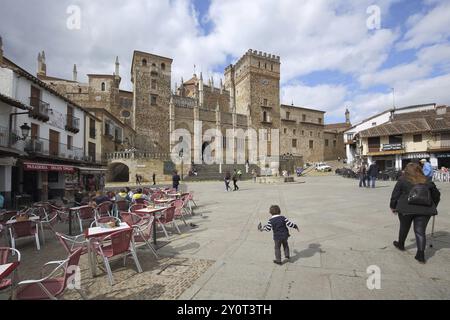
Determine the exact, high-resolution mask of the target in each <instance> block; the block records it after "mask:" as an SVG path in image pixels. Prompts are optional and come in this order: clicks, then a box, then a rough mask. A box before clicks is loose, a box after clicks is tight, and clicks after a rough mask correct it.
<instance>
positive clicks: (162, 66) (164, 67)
mask: <svg viewBox="0 0 450 320" xmlns="http://www.w3.org/2000/svg"><path fill="white" fill-rule="evenodd" d="M161 70H166V64H165V63H164V62H163V63H161Z"/></svg>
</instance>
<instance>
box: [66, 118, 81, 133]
mask: <svg viewBox="0 0 450 320" xmlns="http://www.w3.org/2000/svg"><path fill="white" fill-rule="evenodd" d="M66 130H68V131H71V132H74V133H78V132H79V131H80V119H79V118H77V117H74V116H72V115H70V114H68V115H66Z"/></svg>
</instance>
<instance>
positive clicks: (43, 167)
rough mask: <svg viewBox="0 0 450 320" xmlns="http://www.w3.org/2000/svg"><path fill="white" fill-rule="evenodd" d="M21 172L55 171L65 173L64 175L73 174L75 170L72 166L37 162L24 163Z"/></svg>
mask: <svg viewBox="0 0 450 320" xmlns="http://www.w3.org/2000/svg"><path fill="white" fill-rule="evenodd" d="M23 170H25V171H56V172H66V173H74V172H75V168H74V167H72V166H66V165H63V164H48V163H38V162H24V163H23Z"/></svg>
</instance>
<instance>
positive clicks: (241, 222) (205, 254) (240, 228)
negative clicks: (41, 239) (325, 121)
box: [2, 176, 450, 300]
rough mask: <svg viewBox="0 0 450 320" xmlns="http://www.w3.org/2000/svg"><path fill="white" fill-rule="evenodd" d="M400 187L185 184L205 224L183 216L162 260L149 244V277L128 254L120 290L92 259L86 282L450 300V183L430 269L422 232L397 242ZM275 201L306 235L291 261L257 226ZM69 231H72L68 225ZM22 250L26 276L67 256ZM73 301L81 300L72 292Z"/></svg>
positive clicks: (233, 294)
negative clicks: (370, 281) (402, 245)
mask: <svg viewBox="0 0 450 320" xmlns="http://www.w3.org/2000/svg"><path fill="white" fill-rule="evenodd" d="M393 186H394V182H379V183H378V186H377V188H376V189H362V188H358V186H357V181H356V180H350V179H345V178H342V177H338V176H327V177H323V176H322V177H305V178H299V179H298V181H297V182H296V183H289V184H278V185H268V184H254V183H252V182H250V181H245V182H240V188H241V190H240V191H238V192H228V193H227V192H225V190H224V189H225V188H224V184H223V183H222V182H220V181H219V182H202V183H190V184H188V185H187V186H185V187H187V188H188V189H189V190H192V191H193V192H194V194H195V199H196V202H197V204H198V208H196V209H195V210H194V211H195V215H194V216H193V217H192V218H189V219H188V223H190V222H192V223H194V224H196V225H197V226H198V227H197V228H191V227H190V226H185V225H183V223H182V222H181V221H179V225H180V228H181V230H182V232H183V233H182V234H181V235H178V234H176V233H175V234H172V235H171V237H170V241H165V238H164V237H163V234H162V232H159V233H158V236H159V244H160V245H161V246H162V247H161V248H160V249H159V250H158V254H159V255H160V257H159V259H155V257H154V256H153V255H152V254H151V253H150V252H149V251H148V250H145V251H144V250H142V249H141V250H139V253H138V256H139V260H140V262H141V265H142V268H143V270H144V272H143V273H140V274H138V273H137V272H136V270H135V267H134V264H133V262H132V260H131V259H129V260H128V261H127V264H126V266H124V265H123V263H122V260H121V259H119V260H118V261H117V262H115V263H113V264H112V269H113V275H114V278H115V281H116V284H115V285H114V286H113V287H111V286H109V284H108V281H107V277H106V274H105V272H102V271H100V273H99V274H98V276H97V277H95V278H92V277H91V276H90V273H89V269H88V264H87V258H86V256H82V258H81V260H80V265H81V271H82V288H83V289H84V290H85V291H86V294H87V296H88V297H89V298H90V299H194V300H196V299H219V300H220V299H233V300H234V299H239V300H241V299H275V300H277V299H290V300H294V299H449V298H450V264H449V262H450V234H449V232H448V231H449V230H450V217H449V212H448V210H449V208H450V200H449V198H450V197H449V196H450V184H448V183H447V184H439V185H438V187H439V188H440V189H441V192H442V202H441V204H440V215H439V216H438V217H437V219H436V234H435V238H434V247H433V248H432V249H427V252H426V256H427V258H428V262H427V264H426V265H421V264H419V263H417V262H416V260H415V259H414V254H415V241H414V233H413V232H412V230H411V232H410V235H409V237H408V240H407V243H406V246H407V251H406V252H400V251H398V250H396V249H395V248H394V247H393V246H392V241H393V240H394V239H395V238H396V235H397V232H398V219H397V217H396V216H394V215H392V213H390V210H389V208H388V200H389V197H390V193H391V191H392V188H393ZM272 204H278V205H280V207H281V210H282V214H284V215H286V216H288V217H289V218H290V219H291V220H293V221H295V222H297V224H298V225H299V226H300V232H299V233H298V232H297V231H296V230H291V234H292V237H291V238H290V240H289V244H290V248H291V261H290V262H286V263H284V264H283V265H282V266H278V265H275V264H274V263H273V262H272V260H273V258H274V256H273V255H274V250H273V240H272V233H267V232H259V231H258V230H257V225H258V223H259V222H262V223H263V224H264V223H266V222H267V220H268V218H269V215H268V209H269V207H270V205H272ZM59 228H60V229H61V230H60V231H63V232H64V231H67V230H66V229H67V225H59ZM169 230H170V229H169ZM428 231H429V232H431V226H430V227H429V228H428ZM3 242H4V239H2V244H3ZM18 249H19V250H20V251H21V252H22V263H21V267H20V270H19V271H20V276H21V278H22V279H37V278H38V277H39V272H40V267H41V266H42V265H43V264H44V263H45V262H48V261H51V260H58V259H63V258H65V256H66V254H65V252H64V250H63V249H62V246H61V245H60V244H59V243H58V242H57V241H56V240H55V239H54V238H51V235H50V233H47V241H46V244H45V245H43V246H42V249H41V251H40V252H39V253H38V252H37V251H36V249H35V247H34V244H33V243H32V241H31V242H30V241H26V240H23V241H21V242H20V243H19V245H18ZM371 265H376V266H378V267H379V268H380V270H381V289H379V290H369V289H368V288H367V285H366V282H367V278H368V276H369V274H367V268H368V267H369V266H371ZM3 298H4V297H3ZM64 298H65V299H80V296H79V295H78V294H77V293H76V292H75V291H73V290H67V292H66V294H65V295H64Z"/></svg>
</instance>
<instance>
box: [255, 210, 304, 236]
mask: <svg viewBox="0 0 450 320" xmlns="http://www.w3.org/2000/svg"><path fill="white" fill-rule="evenodd" d="M288 227H289V228H294V229H298V226H297V224H295V223H294V222H292V221H290V220H289V219H288V218H286V217H284V216H281V215H274V216H272V218H270V219H269V221H268V222H267V224H266V225H265V226H264V227H263V228H262V230H264V231H268V232H270V231H273V238H274V240H282V239H287V238H288V237H289V236H290V235H289V230H288Z"/></svg>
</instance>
